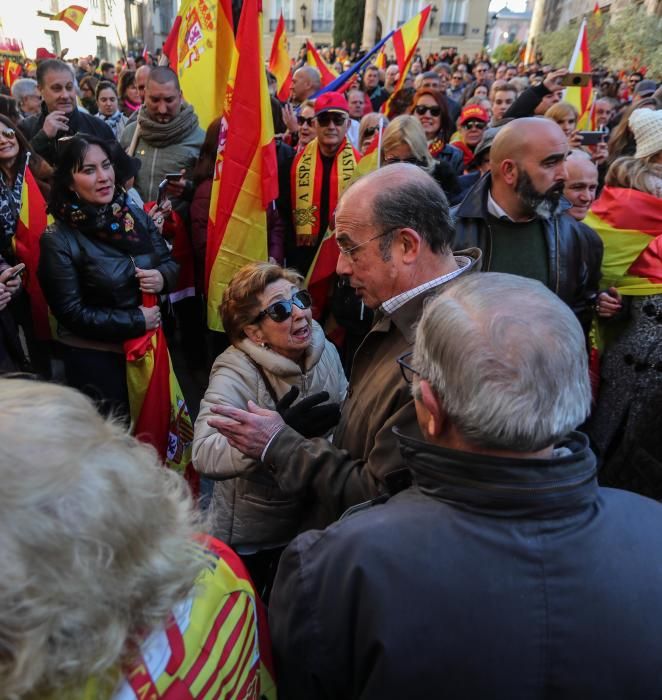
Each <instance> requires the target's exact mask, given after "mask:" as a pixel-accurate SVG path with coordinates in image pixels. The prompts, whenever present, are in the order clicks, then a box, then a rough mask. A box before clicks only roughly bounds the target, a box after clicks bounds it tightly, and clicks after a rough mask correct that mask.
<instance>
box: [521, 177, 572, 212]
mask: <svg viewBox="0 0 662 700" xmlns="http://www.w3.org/2000/svg"><path fill="white" fill-rule="evenodd" d="M564 184H565V183H564V182H563V181H561V182H557V183H556V184H555V185H552V186H551V187H550V188H549V189H548V190H547V191H545V192H538V190H537V189H536V188H535V185H534V184H533V181H532V180H531V178H530V177H529V174H528V173H527V172H526V171H525V170H522V171H521V174H520V176H519V177H518V178H517V184H516V185H515V192H517V194H518V195H519V198H520V200H521V201H522V203H523V204H524V205H525V206H526V207H527V208H528V209H529V210H530V211H531V213H532V214H535V215H536V216H539V217H541V218H543V219H551V218H552V216H554V214H556V213H557V212H558V210H559V203H560V202H561V197H562V196H563V186H564Z"/></svg>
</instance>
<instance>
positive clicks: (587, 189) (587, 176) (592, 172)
mask: <svg viewBox="0 0 662 700" xmlns="http://www.w3.org/2000/svg"><path fill="white" fill-rule="evenodd" d="M565 167H566V171H567V175H568V176H567V179H566V181H565V187H564V189H563V195H564V196H565V198H566V199H567V200H568V201H569V202H570V204H571V205H572V206H571V207H570V209H568V214H570V216H572V218H573V219H576V220H577V221H582V220H583V219H584V217H585V216H586V215H587V214H588V210H589V209H590V208H591V204H593V202H594V201H595V193H596V192H597V189H598V166H597V165H596V164H595V163H594V162H593V161H592V160H591V156H590V155H589V154H588V153H586V151H582V150H574V151H570V154H569V155H568V160H567V161H566V165H565Z"/></svg>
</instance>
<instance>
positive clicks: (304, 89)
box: [290, 66, 321, 105]
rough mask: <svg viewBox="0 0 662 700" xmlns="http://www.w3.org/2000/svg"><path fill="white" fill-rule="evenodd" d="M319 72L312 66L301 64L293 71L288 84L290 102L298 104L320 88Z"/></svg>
mask: <svg viewBox="0 0 662 700" xmlns="http://www.w3.org/2000/svg"><path fill="white" fill-rule="evenodd" d="M320 85H321V81H320V74H319V72H318V71H317V69H316V68H313V67H312V66H301V68H297V70H295V71H294V75H293V76H292V85H291V86H290V102H292V104H294V105H300V104H301V103H302V102H305V101H306V100H307V99H308V98H309V97H312V96H313V95H314V94H315V93H316V92H317V91H318V90H319V89H320Z"/></svg>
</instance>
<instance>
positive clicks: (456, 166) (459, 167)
mask: <svg viewBox="0 0 662 700" xmlns="http://www.w3.org/2000/svg"><path fill="white" fill-rule="evenodd" d="M408 113H409V114H411V115H412V116H414V117H416V119H418V121H419V122H420V123H421V126H422V127H423V131H424V132H425V138H426V139H427V142H428V150H429V151H430V155H431V156H432V157H433V158H434V159H435V160H445V161H446V162H448V163H449V164H450V166H451V169H452V170H453V171H454V172H455V173H456V174H457V175H461V174H462V171H463V169H464V165H463V161H462V154H458V152H457V149H455V148H451V147H450V146H449V145H448V140H449V139H450V137H451V134H452V133H453V124H452V121H451V118H450V116H449V114H448V107H447V106H446V101H445V98H444V96H443V95H442V94H441V93H440V92H439V91H438V90H432V89H431V88H421V89H420V90H418V92H417V93H416V94H415V95H414V102H413V104H412V105H411V107H410V108H409V110H408Z"/></svg>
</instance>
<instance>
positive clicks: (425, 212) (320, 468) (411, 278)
mask: <svg viewBox="0 0 662 700" xmlns="http://www.w3.org/2000/svg"><path fill="white" fill-rule="evenodd" d="M335 223H336V227H335V231H336V241H337V243H338V247H339V248H340V255H339V256H338V263H337V267H336V272H337V273H338V274H339V275H344V276H345V277H346V278H347V279H348V281H349V284H350V285H351V286H352V287H353V288H354V290H355V292H356V294H357V295H358V296H359V297H360V298H361V299H362V301H363V302H364V303H365V305H366V306H368V307H369V308H371V309H375V310H376V311H377V313H376V314H375V322H374V324H373V326H372V328H371V330H370V332H369V333H368V335H367V336H366V338H365V339H364V340H363V342H362V343H361V345H360V347H359V349H358V350H357V352H356V355H355V357H354V362H353V365H352V373H351V378H350V385H349V389H348V394H347V399H346V400H345V403H344V405H343V408H342V414H341V418H340V422H339V424H338V426H337V427H336V429H335V431H334V436H333V444H330V443H329V442H328V441H327V440H325V439H324V438H314V439H311V440H308V439H306V438H304V437H302V436H301V435H299V433H297V432H296V431H295V430H293V429H292V428H290V427H288V426H287V425H285V423H284V422H283V420H282V418H281V417H280V415H279V414H278V413H274V412H273V411H266V410H263V409H260V408H257V407H255V406H252V405H251V406H249V410H248V411H242V410H239V409H236V408H231V407H228V406H220V405H219V406H215V407H214V408H213V409H212V410H213V411H214V412H215V413H218V414H219V415H220V416H223V418H213V419H211V420H210V421H209V424H210V425H211V426H212V427H215V428H217V429H218V430H219V431H220V432H221V433H223V435H225V436H226V437H227V438H228V441H229V442H230V444H231V445H232V447H235V448H237V449H239V450H240V451H241V452H243V453H244V454H247V455H250V456H252V457H254V458H257V459H261V460H262V462H263V463H264V465H265V467H266V468H268V469H270V470H271V471H272V472H273V475H274V477H275V478H276V481H277V482H278V484H279V486H280V488H281V489H282V490H283V491H284V492H285V493H288V492H289V493H297V492H300V491H303V490H306V489H308V490H310V491H311V492H312V493H314V497H315V504H314V505H313V506H311V509H310V513H309V518H308V522H314V523H316V524H323V525H326V524H328V523H330V522H332V521H333V520H335V519H336V518H338V517H339V516H340V515H341V514H342V513H343V511H344V510H345V509H346V508H348V507H349V506H352V505H355V504H357V503H360V502H362V501H364V500H366V499H369V498H373V497H376V496H379V495H380V494H381V493H383V492H385V491H386V490H387V480H388V475H389V474H390V473H391V472H394V471H396V470H397V469H398V468H399V466H400V462H401V460H400V456H399V454H398V450H397V444H396V440H395V436H394V434H393V430H392V428H393V426H394V425H405V426H408V427H410V428H411V429H412V430H416V415H415V411H414V404H413V401H412V398H411V394H410V392H409V390H408V387H407V386H405V385H403V384H402V382H401V381H400V375H399V370H398V368H397V365H396V364H395V361H394V358H396V357H397V356H398V355H400V354H402V353H403V352H406V351H407V350H409V349H410V348H411V345H412V343H413V341H414V327H415V324H416V322H417V321H418V319H419V317H420V315H421V312H422V310H423V304H424V302H425V301H426V300H427V299H429V298H430V297H432V296H434V295H435V294H437V293H438V292H439V291H440V289H442V287H443V286H444V285H445V284H446V283H447V282H449V281H450V280H452V279H454V278H456V277H458V276H461V275H464V274H465V273H467V272H469V271H470V270H471V269H472V268H473V267H474V266H475V264H476V262H477V260H478V259H479V256H480V253H479V251H477V250H473V251H464V252H463V253H458V254H457V255H453V253H452V251H451V245H452V241H453V227H452V225H451V221H450V215H449V210H448V203H447V201H446V197H445V196H444V193H443V191H442V190H441V189H440V188H439V185H437V183H436V182H435V181H434V180H433V179H432V178H431V177H430V176H429V175H428V174H427V173H425V172H423V171H422V170H421V169H420V168H417V167H416V166H415V165H409V164H405V163H402V164H396V165H389V166H388V168H382V169H380V170H377V171H375V172H373V173H371V174H370V175H366V176H365V177H363V178H360V179H359V180H357V181H356V182H355V183H354V184H353V185H351V186H350V187H349V188H348V189H347V190H346V191H345V193H344V194H343V196H342V198H341V200H340V202H339V204H338V208H337V209H336V215H335ZM228 419H229V420H228ZM194 463H195V455H194Z"/></svg>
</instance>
